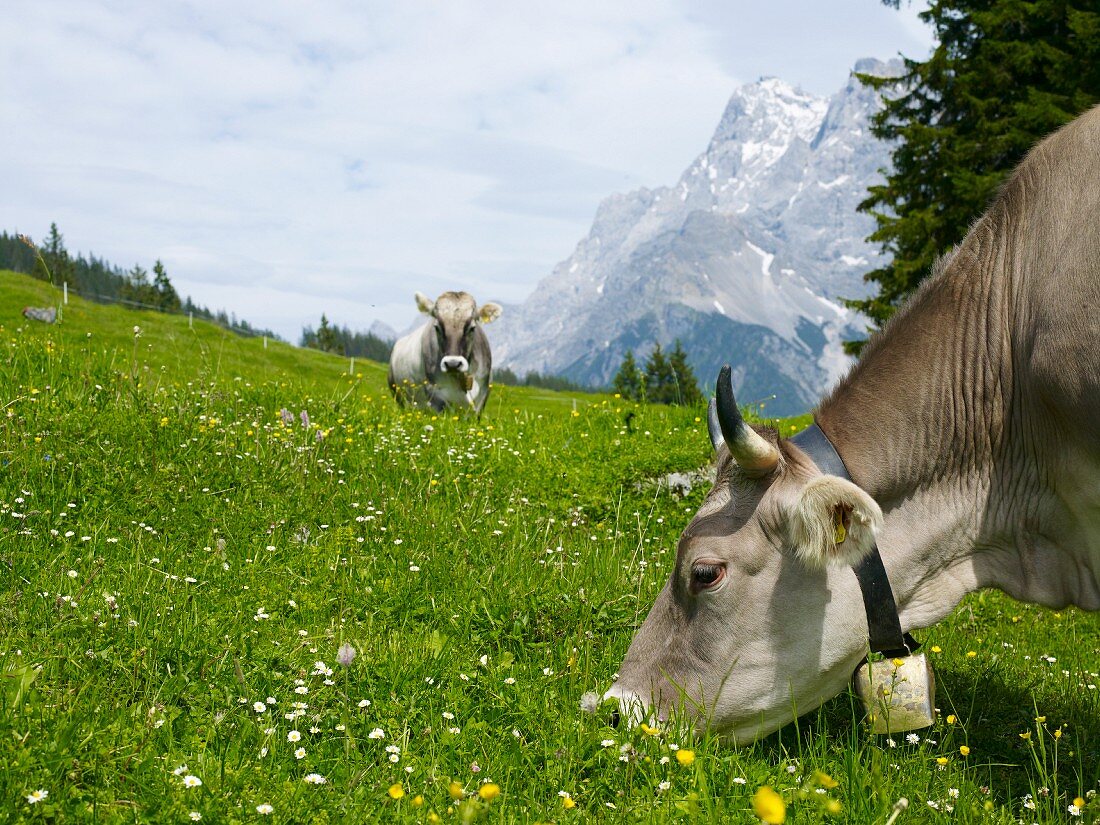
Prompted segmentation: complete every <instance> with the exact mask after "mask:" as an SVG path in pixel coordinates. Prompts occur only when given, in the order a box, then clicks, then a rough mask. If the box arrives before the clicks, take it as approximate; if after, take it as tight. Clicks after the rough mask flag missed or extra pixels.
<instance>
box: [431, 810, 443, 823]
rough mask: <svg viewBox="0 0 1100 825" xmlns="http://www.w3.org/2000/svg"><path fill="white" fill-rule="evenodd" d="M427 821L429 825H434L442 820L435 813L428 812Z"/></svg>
mask: <svg viewBox="0 0 1100 825" xmlns="http://www.w3.org/2000/svg"><path fill="white" fill-rule="evenodd" d="M428 821H429V822H430V823H432V825H435V823H437V822H442V821H443V820H442V818H441V817H440V816H439V814H437V813H436V812H435V811H429V812H428Z"/></svg>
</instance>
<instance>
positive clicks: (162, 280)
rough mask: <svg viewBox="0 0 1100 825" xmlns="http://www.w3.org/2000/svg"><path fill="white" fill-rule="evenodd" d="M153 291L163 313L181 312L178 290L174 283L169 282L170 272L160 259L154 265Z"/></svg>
mask: <svg viewBox="0 0 1100 825" xmlns="http://www.w3.org/2000/svg"><path fill="white" fill-rule="evenodd" d="M153 291H154V292H155V293H156V301H155V303H156V305H157V306H158V307H159V308H160V309H161V311H163V312H179V311H180V307H181V303H180V296H179V293H177V292H176V288H175V287H174V286H172V282H171V281H170V280H168V272H167V271H166V270H165V269H164V264H162V263H161V262H160V260H159V259H158V260H157V262H156V263H154V264H153Z"/></svg>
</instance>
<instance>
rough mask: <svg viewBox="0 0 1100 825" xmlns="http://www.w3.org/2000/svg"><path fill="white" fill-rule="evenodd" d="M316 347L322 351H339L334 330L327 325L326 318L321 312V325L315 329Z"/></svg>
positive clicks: (338, 343)
mask: <svg viewBox="0 0 1100 825" xmlns="http://www.w3.org/2000/svg"><path fill="white" fill-rule="evenodd" d="M317 349H319V350H321V351H322V352H339V351H340V342H339V341H338V340H337V337H336V330H335V329H333V328H332V327H331V326H329V323H328V318H327V317H326V316H325V314H324V313H321V326H320V327H319V328H318V329H317Z"/></svg>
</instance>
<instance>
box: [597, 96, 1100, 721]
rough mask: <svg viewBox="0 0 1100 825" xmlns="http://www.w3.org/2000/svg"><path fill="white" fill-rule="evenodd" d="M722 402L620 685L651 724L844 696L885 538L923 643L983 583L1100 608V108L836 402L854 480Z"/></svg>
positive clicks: (1042, 152) (835, 429) (1026, 163)
mask: <svg viewBox="0 0 1100 825" xmlns="http://www.w3.org/2000/svg"><path fill="white" fill-rule="evenodd" d="M725 391H726V393H727V401H726V403H725V404H724V405H721V406H722V407H723V409H722V411H721V414H720V415H716V416H715V421H716V425H717V429H718V430H719V432H718V433H716V435H715V441H716V442H717V447H718V456H717V462H718V473H717V482H716V483H715V485H714V488H713V489H712V490H711V491H710V493H709V494H708V496H707V498H706V500H705V501H704V502H703V504H702V506H701V507H700V509H699V512H698V513H697V514H696V515H695V517H694V518H693V519H692V521H691V523H690V524H689V525H688V526H687V529H686V530H685V531H684V533H683V536H682V537H681V539H680V542H679V546H678V548H677V555H676V560H675V567H674V569H673V571H672V574H671V577H670V579H669V581H668V583H667V584H666V585H665V588H664V590H663V591H662V592H661V593H660V595H659V596H658V597H657V601H656V604H654V606H653V608H652V610H651V611H650V613H649V615H648V617H647V618H646V620H645V622H644V623H643V624H642V626H641V627H640V628H639V630H638V632H637V634H636V636H635V637H634V640H633V642H632V643H631V645H630V648H629V650H628V651H627V653H626V658H625V660H624V661H623V663H622V666H621V668H620V671H619V672H620V677H619V679H618V681H617V682H616V684H615V685H614V686H613V687H612V688H611V690H609V691H608V693H607V697H608V698H615V699H618V700H619V702H620V705H621V707H622V709H623V710H624V711H627V712H629V713H630V714H632V716H633V718H635V719H638V718H645V717H647V716H653V717H658V718H659V717H662V716H664V715H666V714H667V713H668V712H669V710H670V708H674V707H676V706H680V707H683V708H685V710H686V711H687V712H688V713H689V714H690V715H691V716H692V717H693V718H694V720H695V722H696V724H697V725H698V726H699V727H706V726H710V727H711V728H712V729H715V730H717V731H721V732H725V733H726V734H728V735H729V736H731V737H732V738H733V739H735V740H736V741H741V742H745V741H751V740H752V739H754V738H755V737H758V736H760V735H763V734H766V733H768V732H770V731H772V730H775V729H776V728H778V727H779V726H781V725H782V724H784V723H785V722H788V721H790V720H791V718H792V716H793V715H798V714H801V713H805V712H807V711H810V710H812V709H814V708H816V707H817V706H819V705H820V704H821V703H822V702H824V701H825V700H827V699H829V698H830V697H832V696H835V695H836V694H838V693H839V692H841V691H842V690H843V689H844V687H845V685H846V684H847V683H848V680H849V679H850V678H851V676H852V673H853V671H854V670H855V668H856V667H857V666H858V665H859V663H860V661H861V660H862V658H863V657H864V656H865V655H866V653H867V649H868V633H869V624H868V620H867V615H868V614H867V612H866V611H865V606H864V602H863V599H862V596H861V590H860V587H859V584H858V583H857V579H856V576H855V574H854V572H853V567H852V565H854V564H857V563H862V561H863V560H864V559H865V558H869V556H868V554H869V553H872V550H871V548H873V546H874V545H875V544H876V543H877V545H878V547H879V549H880V551H881V557H882V561H883V563H884V565H885V569H886V572H887V574H888V577H889V584H890V586H891V587H892V590H893V594H894V596H895V599H896V602H897V610H898V615H899V616H900V622H901V627H902V629H903V630H910V629H913V628H920V627H927V626H928V625H931V624H933V623H935V622H937V621H939V620H941V619H943V618H944V617H945V616H947V614H948V613H950V611H951V610H952V609H953V608H954V607H955V605H956V604H958V602H959V600H960V599H961V598H962V597H963V596H964V595H965V594H966V593H968V592H971V591H973V590H977V589H979V588H984V587H993V588H997V589H1000V590H1002V591H1004V592H1006V593H1008V594H1009V595H1011V596H1012V597H1014V598H1017V599H1022V600H1024V601H1028V602H1035V603H1038V604H1042V605H1047V606H1049V607H1054V608H1060V607H1063V606H1065V605H1069V604H1073V605H1077V606H1078V607H1080V608H1083V609H1085V610H1098V609H1100V427H1097V426H1096V421H1097V419H1098V418H1100V108H1096V109H1093V110H1091V111H1089V112H1087V113H1086V114H1084V115H1082V116H1081V117H1079V118H1078V119H1077V120H1075V121H1074V122H1072V123H1070V124H1069V125H1067V126H1066V127H1064V128H1063V129H1061V130H1059V131H1058V132H1056V133H1054V134H1053V135H1051V136H1050V137H1048V138H1047V139H1045V140H1043V141H1042V142H1041V143H1039V144H1038V145H1037V146H1036V147H1035V148H1034V149H1033V150H1032V151H1031V152H1030V153H1029V154H1028V155H1027V157H1026V158H1025V159H1024V160H1023V161H1022V163H1021V164H1020V165H1019V167H1018V168H1017V169H1016V171H1015V172H1014V173H1013V174H1012V175H1011V176H1010V178H1009V179H1008V180H1007V182H1006V183H1005V185H1004V187H1003V189H1002V190H1001V192H1000V194H999V195H998V197H997V198H996V199H995V201H994V202H993V204H992V205H991V206H990V208H989V210H988V211H987V212H986V214H985V215H984V216H982V218H981V219H980V220H979V221H978V222H977V223H976V224H975V225H974V226H973V228H972V229H971V230H970V232H969V234H967V236H966V238H965V239H964V240H963V241H962V242H961V243H960V244H959V246H958V247H957V248H956V249H955V251H954V252H953V254H951V255H950V256H949V257H947V258H945V259H944V260H943V261H941V262H940V264H939V265H938V266H937V267H936V271H935V273H934V274H933V275H932V276H931V277H930V278H929V279H928V280H927V282H926V283H925V284H924V285H923V286H922V287H921V289H920V290H918V292H917V293H916V294H915V295H914V296H913V297H912V298H911V299H910V300H909V302H908V303H907V304H906V305H905V306H904V308H902V309H901V310H900V311H899V312H898V313H897V314H896V316H895V317H894V318H893V319H892V320H891V321H890V322H889V324H887V326H886V328H885V329H884V330H883V331H882V332H881V333H879V334H878V335H877V336H875V338H874V339H873V340H872V341H871V342H870V343H869V344H868V346H867V348H866V351H865V353H864V354H863V356H862V358H861V359H860V361H859V362H858V363H857V364H856V365H855V366H854V367H853V369H852V370H851V372H850V373H849V374H848V376H847V377H846V378H845V379H844V380H842V381H841V382H840V384H839V385H838V386H837V387H836V389H835V390H833V392H832V393H831V394H830V395H829V396H828V397H826V398H825V399H824V400H823V401H822V402H821V403H820V405H819V407H818V408H817V410H816V412H815V421H816V425H817V426H818V427H819V428H820V431H821V432H822V433H824V435H825V436H826V437H827V438H828V439H829V440H830V441H831V442H832V445H833V446H834V447H835V450H836V453H837V454H839V456H840V458H841V459H842V460H843V463H844V464H845V465H846V466H847V470H848V472H849V474H850V476H851V480H850V481H849V480H845V479H844V478H842V477H840V475H830V474H825V473H823V472H822V470H821V469H819V466H818V463H817V462H816V461H812V460H810V457H809V455H808V454H807V452H805V451H804V450H803V449H801V448H800V446H799V443H803V444H804V443H805V442H799V443H792V442H791V441H788V440H784V439H778V438H777V436H776V434H775V433H774V432H769V431H766V430H757V429H754V428H752V427H749V426H748V425H747V424H745V422H744V421H743V420H741V418H740V415H739V414H738V413H737V408H736V405H735V404H734V403H733V401H732V390H730V389H729V388H728V384H727V385H726V387H725ZM722 394H723V386H722V384H721V383H720V385H719V396H720V398H721V396H722ZM840 527H843V528H844V529H843V530H841V529H839V528H840ZM792 709H793V713H792Z"/></svg>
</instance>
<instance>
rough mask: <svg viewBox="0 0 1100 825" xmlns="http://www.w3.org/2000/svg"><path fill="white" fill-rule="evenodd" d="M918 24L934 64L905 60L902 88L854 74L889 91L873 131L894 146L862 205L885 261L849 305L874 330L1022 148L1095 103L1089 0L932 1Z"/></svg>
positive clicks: (1098, 74)
mask: <svg viewBox="0 0 1100 825" xmlns="http://www.w3.org/2000/svg"><path fill="white" fill-rule="evenodd" d="M883 2H884V3H886V5H891V6H893V7H894V8H897V7H898V5H899V0H883ZM920 17H921V19H922V20H924V21H925V22H926V23H928V24H930V25H931V26H932V28H933V30H934V33H935V36H936V40H937V41H938V42H937V45H936V48H935V51H934V52H933V54H932V55H931V57H929V58H928V59H927V60H925V61H923V62H921V61H916V60H906V61H905V72H904V74H903V75H902V76H901V78H900V80H899V79H898V78H876V77H871V76H867V75H861V76H860V79H861V80H863V81H864V82H865V83H869V84H870V85H872V86H873V87H875V88H876V89H881V90H883V91H885V92H886V100H885V106H884V108H883V109H882V111H881V112H879V113H878V114H877V115H876V116H875V117H874V119H873V125H872V131H873V132H874V134H875V135H876V136H878V137H879V138H881V139H883V140H885V141H888V142H890V143H891V144H893V145H894V147H895V148H894V150H893V157H892V170H891V171H890V173H889V175H888V176H887V178H886V180H885V182H883V183H882V184H879V185H877V186H873V187H871V188H870V189H869V196H868V197H867V198H866V199H865V200H864V201H863V203H861V204H860V206H859V208H860V210H861V211H864V212H867V213H869V214H871V215H873V216H874V218H875V223H876V227H877V228H876V229H875V231H874V233H873V234H872V235H871V236H870V237H869V239H868V240H871V241H874V242H877V243H879V244H881V246H882V248H883V251H884V252H885V253H887V257H888V259H889V261H890V262H889V263H887V264H885V265H884V266H882V267H880V268H878V269H876V270H874V271H872V272H869V273H868V274H867V275H866V276H865V278H866V279H867V280H868V281H873V282H875V283H876V284H877V285H878V292H877V294H875V295H873V296H871V297H869V298H867V299H864V300H852V301H848V302H847V303H848V305H849V306H851V307H853V308H855V309H858V310H859V311H861V312H863V313H864V314H865V315H867V316H868V317H869V318H870V319H871V320H872V321H873V322H874V323H875V325H877V326H881V325H882V324H883V323H884V322H885V321H886V320H887V319H888V318H889V317H890V316H891V315H892V314H893V313H894V311H895V310H896V309H897V307H898V305H899V304H900V303H901V302H902V300H904V298H905V297H906V296H908V295H909V294H910V293H911V292H912V291H913V290H914V289H915V288H916V287H917V285H918V284H919V283H920V281H921V280H923V279H924V278H925V277H926V276H927V275H928V274H929V272H930V269H931V266H932V263H933V262H934V260H935V258H936V256H937V255H939V254H942V253H944V252H946V251H947V250H948V249H949V248H950V247H951V246H952V245H954V244H956V243H958V242H959V241H960V240H962V238H963V236H964V235H965V234H966V232H967V229H968V228H969V226H970V224H971V223H972V222H973V221H974V220H975V219H976V218H977V217H978V216H979V215H980V214H981V213H982V212H983V211H984V210H985V209H986V207H987V206H988V205H989V202H990V200H991V199H992V197H993V196H994V195H995V193H996V191H997V188H998V186H1000V184H1001V182H1002V181H1003V180H1004V178H1005V177H1006V175H1007V174H1008V173H1009V172H1010V171H1011V170H1012V168H1013V167H1014V166H1015V165H1016V164H1017V163H1018V162H1019V161H1020V159H1021V158H1022V157H1023V155H1024V154H1025V153H1026V152H1027V151H1028V149H1029V148H1030V147H1031V146H1032V145H1033V144H1034V143H1035V142H1036V141H1038V140H1039V139H1040V138H1042V137H1043V136H1045V135H1047V134H1049V133H1050V132H1052V131H1054V130H1055V129H1056V128H1058V127H1059V126H1061V125H1062V124H1064V123H1066V122H1068V121H1069V120H1071V119H1073V118H1074V117H1076V116H1077V115H1079V114H1080V113H1081V112H1083V111H1084V110H1086V109H1087V108H1089V107H1090V106H1092V105H1093V104H1095V103H1096V102H1097V101H1098V100H1100V3H1098V2H1097V0H1027V2H990V0H932V2H931V4H930V5H929V7H928V9H927V10H925V11H923V12H921V13H920ZM861 345H862V342H849V346H848V349H849V350H850V351H853V352H857V351H858V350H859V348H860V346H861Z"/></svg>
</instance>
